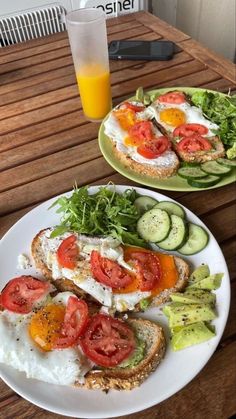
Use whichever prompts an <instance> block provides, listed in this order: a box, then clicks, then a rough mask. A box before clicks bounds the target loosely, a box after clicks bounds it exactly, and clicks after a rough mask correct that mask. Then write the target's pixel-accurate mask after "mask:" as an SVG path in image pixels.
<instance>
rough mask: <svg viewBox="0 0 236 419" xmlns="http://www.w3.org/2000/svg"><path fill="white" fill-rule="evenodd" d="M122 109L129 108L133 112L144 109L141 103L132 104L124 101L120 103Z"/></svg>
mask: <svg viewBox="0 0 236 419" xmlns="http://www.w3.org/2000/svg"><path fill="white" fill-rule="evenodd" d="M122 109H131V110H132V111H134V112H141V111H143V110H144V109H145V106H142V105H134V104H133V103H130V102H124V103H122Z"/></svg>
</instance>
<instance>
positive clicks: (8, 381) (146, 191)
mask: <svg viewBox="0 0 236 419" xmlns="http://www.w3.org/2000/svg"><path fill="white" fill-rule="evenodd" d="M102 186H107V185H94V186H93V185H92V186H89V190H91V189H92V190H95V191H96V190H97V189H98V188H100V187H102ZM112 186H115V188H118V189H129V188H133V189H135V190H138V191H141V193H142V194H147V195H149V194H150V195H151V196H152V195H153V194H154V195H157V196H158V197H157V199H158V198H159V199H160V197H161V198H162V199H167V200H169V201H172V202H176V203H178V201H176V200H174V199H172V198H170V197H168V196H166V195H164V194H162V193H160V192H158V191H155V190H149V189H144V188H142V187H141V186H140V187H139V186H132V185H131V186H130V185H121V184H119V185H111V187H112ZM72 191H73V190H72ZM72 191H68V192H64V193H62V194H59V195H57V196H55V197H53V198H50V199H48V200H46V201H44V202H42V203H40V204H39V205H36V207H34V208H33V209H31V210H30V211H29V212H28V213H26V214H25V215H24V216H22V217H21V218H20V219H19V220H18V221H17V222H16V223H15V224H14V225H13V226H12V227H11V228H10V229H9V230H8V231H7V232H6V233H5V234H4V236H3V237H2V239H1V241H0V250H1V248H2V242H3V241H4V239H5V238H6V237H7V236H8V234H9V235H10V234H11V233H12V231H14V228H15V226H16V225H17V224H18V223H19V224H20V223H21V222H22V220H23V219H24V221H25V219H27V217H28V216H29V214H31V215H32V213H34V212H37V211H38V210H40V207H42V206H45V207H47V208H48V207H49V206H50V204H51V202H52V201H54V200H56V199H57V198H58V197H60V196H64V195H67V194H70V193H72ZM181 206H182V207H183V208H184V209H185V210H186V213H187V214H188V213H189V214H190V215H191V217H192V216H193V217H196V218H197V219H198V221H199V224H201V225H203V226H204V228H205V229H206V230H207V231H208V233H209V234H210V237H211V239H212V238H213V239H214V242H215V244H216V246H217V247H218V250H219V251H220V253H221V257H222V261H223V263H224V272H225V274H226V277H227V285H228V287H227V288H228V299H227V310H225V311H224V313H223V314H224V324H223V328H222V331H221V333H219V332H218V334H217V336H216V337H215V338H217V339H216V342H215V344H214V347H213V349H212V348H211V350H209V353H208V356H207V357H206V358H204V362H203V363H202V364H201V368H200V369H198V371H197V372H195V371H193V373H192V374H190V378H189V377H188V378H187V381H186V380H185V384H184V385H180V386H177V389H176V390H175V391H174V392H173V391H172V390H169V391H166V392H165V396H164V397H162V398H161V399H159V400H158V401H156V400H154V401H153V400H152V401H151V402H150V401H148V402H145V403H144V402H143V403H142V407H141V408H140V407H139V408H138V410H137V408H136V407H135V404H134V407H133V408H132V409H131V408H129V410H125V408H122V409H121V410H119V412H116V413H114V412H113V411H112V410H110V411H106V412H105V413H98V414H96V415H94V413H93V414H87V415H85V416H84V415H83V414H82V416H81V414H80V413H78V414H79V416H80V417H81V418H98V419H99V418H100V419H102V418H103V419H105V418H111V417H118V416H121V415H127V414H133V413H137V412H140V411H143V410H145V409H147V408H150V407H152V406H154V405H158V404H159V403H161V402H163V401H164V400H166V399H168V398H169V397H171V396H172V395H174V394H176V393H177V392H179V391H180V390H182V389H183V388H184V387H185V386H186V385H187V384H189V383H190V382H191V381H192V380H193V379H194V378H195V377H196V375H198V374H199V373H200V371H201V370H202V369H203V368H204V367H205V365H206V364H207V362H208V361H209V359H210V358H211V356H212V355H213V354H214V352H215V350H216V348H217V346H218V343H219V341H220V339H221V337H222V334H223V332H224V329H225V326H226V323H227V319H228V314H229V308H230V277H229V271H228V267H227V264H226V260H225V257H224V255H223V252H222V250H221V248H220V246H219V244H218V242H217V240H216V239H215V237H214V235H213V234H212V233H211V231H210V230H209V229H208V227H207V226H206V225H205V224H204V223H203V222H202V221H201V219H200V218H199V217H198V215H196V214H194V213H193V212H192V211H191V210H189V209H188V208H187V207H185V206H184V205H182V204H181ZM43 209H44V208H43ZM54 215H55V214H54ZM55 217H56V215H55ZM187 259H188V258H187ZM190 259H191V256H190ZM168 347H169V345H168ZM6 367H7V366H6ZM3 376H4V378H3ZM0 377H1V378H2V379H3V381H4V382H5V383H6V384H7V385H8V386H9V387H10V388H12V389H13V390H14V391H16V392H17V393H18V394H20V395H21V396H22V397H23V398H24V399H26V400H28V401H29V402H31V403H33V404H35V405H36V406H38V407H40V408H42V409H46V410H48V411H49V412H53V413H57V414H60V415H67V416H69V417H74V416H75V412H70V411H68V410H66V409H64V410H63V409H59V410H57V408H55V407H53V408H52V407H51V406H49V407H48V405H47V404H44V403H43V402H41V401H38V400H36V399H35V397H34V396H33V397H32V396H29V395H28V394H26V393H25V392H24V391H21V390H20V389H19V387H18V386H17V385H16V386H14V385H12V383H11V379H7V378H6V377H5V375H4V374H2V372H1V367H0ZM84 390H85V389H84ZM130 394H131V393H130Z"/></svg>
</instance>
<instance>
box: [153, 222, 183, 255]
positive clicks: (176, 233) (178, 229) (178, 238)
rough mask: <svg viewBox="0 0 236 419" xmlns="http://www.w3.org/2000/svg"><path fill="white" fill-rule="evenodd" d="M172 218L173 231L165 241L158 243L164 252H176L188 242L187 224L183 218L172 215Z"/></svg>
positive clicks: (171, 230)
mask: <svg viewBox="0 0 236 419" xmlns="http://www.w3.org/2000/svg"><path fill="white" fill-rule="evenodd" d="M170 218H171V229H170V232H169V234H168V237H167V238H166V239H165V240H162V241H161V242H159V243H157V246H159V247H160V248H161V249H163V250H175V249H178V247H181V246H183V244H184V243H185V242H186V240H187V236H188V228H187V224H186V223H185V221H184V220H183V218H181V217H178V215H174V214H172V215H171V216H170Z"/></svg>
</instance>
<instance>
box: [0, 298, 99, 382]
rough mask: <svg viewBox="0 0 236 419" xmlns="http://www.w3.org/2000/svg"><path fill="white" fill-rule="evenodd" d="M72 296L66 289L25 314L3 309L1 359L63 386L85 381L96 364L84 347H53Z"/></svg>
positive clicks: (43, 379)
mask: <svg viewBox="0 0 236 419" xmlns="http://www.w3.org/2000/svg"><path fill="white" fill-rule="evenodd" d="M71 295H73V294H72V293H70V292H64V293H59V294H57V296H56V297H54V298H50V297H47V298H46V299H44V303H42V302H41V306H40V307H37V309H35V310H33V311H32V312H30V313H28V314H24V315H22V314H18V313H13V312H11V311H9V310H6V309H5V310H3V311H2V312H0V342H1V344H0V362H2V363H4V364H6V365H8V366H10V367H13V368H15V369H17V370H18V371H22V372H24V373H25V374H26V376H27V378H34V379H38V380H41V381H45V382H47V383H52V384H59V385H73V384H75V383H76V382H80V383H81V384H82V383H83V380H84V376H85V374H86V373H87V372H88V371H89V370H90V369H91V368H92V366H93V364H92V363H91V362H90V361H89V360H88V359H87V358H86V357H85V356H84V355H83V353H82V351H81V350H80V348H79V347H77V346H76V347H75V346H74V347H71V348H66V349H58V350H52V347H51V344H52V341H53V339H54V338H56V337H57V336H58V330H59V328H60V326H61V324H62V322H63V319H64V313H65V306H66V304H67V301H68V298H69V297H70V296H71ZM49 337H50V338H49ZM43 347H44V349H42V348H43Z"/></svg>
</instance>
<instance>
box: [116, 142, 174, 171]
mask: <svg viewBox="0 0 236 419" xmlns="http://www.w3.org/2000/svg"><path fill="white" fill-rule="evenodd" d="M111 141H112V140H111ZM112 143H113V152H114V155H115V156H116V157H117V158H118V159H119V160H120V161H121V163H122V164H123V165H124V166H125V167H127V168H129V169H130V170H133V171H134V172H137V173H140V174H142V175H147V176H151V177H155V178H158V179H166V178H169V177H171V176H173V175H174V174H175V173H176V172H177V169H178V168H179V159H178V157H177V155H175V163H174V164H173V166H168V167H163V166H155V167H153V166H151V165H148V164H143V163H138V162H136V161H135V160H133V159H132V158H131V157H130V156H128V155H127V154H125V153H122V152H121V151H119V150H118V149H117V147H116V144H114V141H112ZM173 153H174V152H173Z"/></svg>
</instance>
